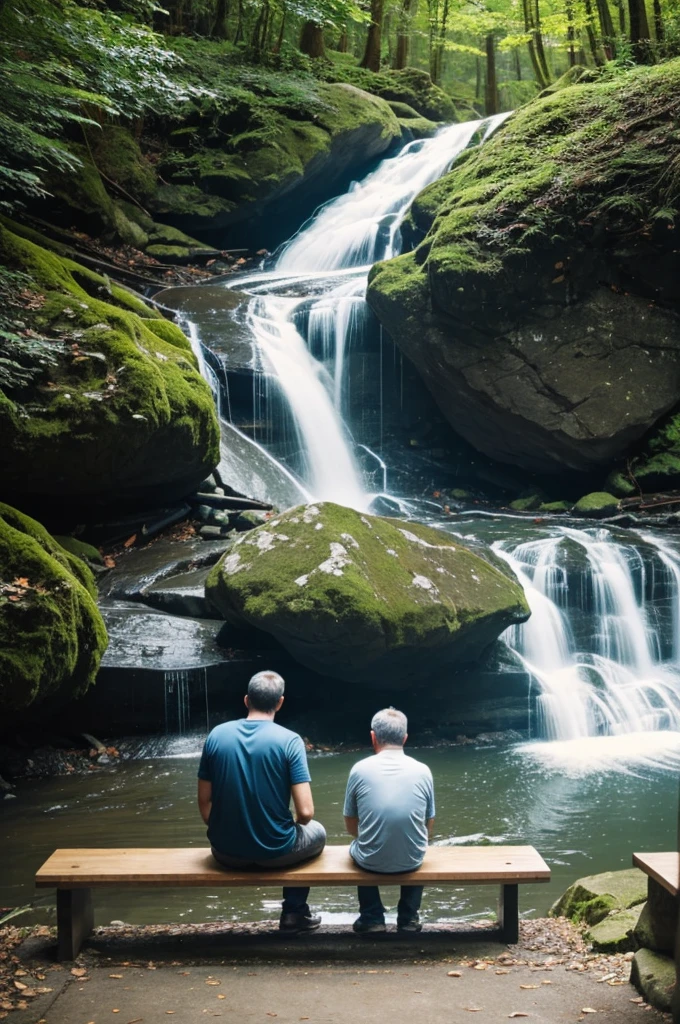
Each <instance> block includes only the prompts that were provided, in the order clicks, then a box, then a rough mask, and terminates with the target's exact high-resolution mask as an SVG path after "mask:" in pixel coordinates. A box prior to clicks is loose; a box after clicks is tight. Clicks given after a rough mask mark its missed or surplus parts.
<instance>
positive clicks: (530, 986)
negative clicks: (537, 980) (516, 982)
mask: <svg viewBox="0 0 680 1024" xmlns="http://www.w3.org/2000/svg"><path fill="white" fill-rule="evenodd" d="M520 988H538V985H520Z"/></svg>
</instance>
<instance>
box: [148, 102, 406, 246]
mask: <svg viewBox="0 0 680 1024" xmlns="http://www.w3.org/2000/svg"><path fill="white" fill-rule="evenodd" d="M315 92H316V95H315V104H314V106H313V107H310V109H309V111H308V113H307V116H306V117H300V116H297V117H295V118H291V117H290V111H287V110H286V109H285V108H284V109H277V108H276V107H272V109H271V111H270V113H269V118H270V121H271V124H270V127H269V130H268V132H267V133H266V134H265V133H263V132H260V134H258V128H259V121H258V112H259V110H258V103H257V98H256V97H253V101H252V105H251V106H250V107H249V106H248V104H247V103H245V101H244V104H243V107H242V109H240V110H239V111H238V114H235V115H234V118H235V128H236V130H234V131H233V134H232V135H231V137H229V136H227V134H226V133H225V130H224V128H220V121H219V119H218V120H217V121H214V120H213V121H211V120H210V119H207V123H205V124H204V125H202V126H201V127H200V129H194V130H192V131H190V132H188V133H187V134H186V135H185V136H184V137H183V138H182V140H181V146H179V147H178V146H175V145H172V144H170V145H168V146H167V147H166V149H165V152H164V154H163V157H162V160H161V163H160V173H161V177H162V179H163V181H164V182H165V184H163V185H161V186H160V187H159V188H158V189H157V191H156V193H155V195H154V197H153V198H152V199H151V201H150V208H151V209H152V210H153V211H155V213H156V214H158V215H159V216H161V217H162V218H163V219H165V220H167V221H169V222H170V223H172V224H175V225H177V226H179V227H180V228H182V229H185V230H187V231H200V230H201V229H203V230H206V229H210V230H215V229H217V228H225V227H228V226H230V225H233V224H237V223H239V222H241V221H244V220H247V219H248V218H250V217H252V216H253V215H254V214H255V213H258V214H259V213H261V211H262V208H263V207H264V206H269V205H271V204H274V203H276V202H277V201H279V200H280V199H282V197H283V196H284V195H285V196H287V195H289V194H290V193H292V192H294V191H299V190H300V189H301V188H304V189H305V191H306V192H307V193H310V194H312V195H313V194H314V193H315V190H318V192H319V194H321V192H324V193H326V194H330V190H332V187H333V184H334V183H335V182H338V181H340V180H341V179H342V178H343V176H344V175H345V174H346V173H347V171H348V170H349V169H350V168H355V169H359V168H360V167H361V166H362V165H363V164H365V163H367V162H368V161H369V160H371V159H373V158H374V157H376V156H379V155H380V154H381V153H384V152H385V150H387V149H388V148H389V146H390V145H391V144H392V143H393V142H395V141H396V140H397V139H398V138H399V137H400V135H401V127H400V125H399V122H398V120H397V118H396V116H395V115H394V113H393V112H392V110H391V109H390V106H389V104H388V103H387V102H386V101H385V100H383V99H380V98H379V97H377V96H373V95H370V94H369V93H367V92H364V91H363V90H361V89H358V88H356V87H355V86H353V85H350V84H346V83H336V84H324V83H320V84H318V85H317V86H316V90H315ZM173 141H176V140H175V139H174V137H173V138H172V139H170V143H172V142H173Z"/></svg>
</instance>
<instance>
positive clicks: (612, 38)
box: [597, 0, 616, 60]
mask: <svg viewBox="0 0 680 1024" xmlns="http://www.w3.org/2000/svg"><path fill="white" fill-rule="evenodd" d="M597 14H598V17H599V19H600V34H601V36H602V42H603V44H604V49H605V54H606V57H607V60H612V59H613V58H614V57H615V56H616V33H615V31H614V22H613V21H612V12H611V11H610V10H609V3H608V0H597Z"/></svg>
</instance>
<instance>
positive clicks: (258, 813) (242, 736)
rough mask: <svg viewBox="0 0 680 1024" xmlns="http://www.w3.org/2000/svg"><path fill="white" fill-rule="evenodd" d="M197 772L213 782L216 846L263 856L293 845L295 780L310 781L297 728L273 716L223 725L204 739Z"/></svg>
mask: <svg viewBox="0 0 680 1024" xmlns="http://www.w3.org/2000/svg"><path fill="white" fill-rule="evenodd" d="M198 776H199V778H200V779H204V780H205V781H207V782H210V783H211V784H212V807H211V811H210V820H209V822H208V839H209V840H210V843H211V845H212V846H213V847H214V848H215V849H216V850H219V851H220V852H221V853H224V854H227V855H229V856H232V857H239V858H246V859H248V858H254V859H258V858H262V857H267V856H272V857H276V856H280V855H283V854H286V853H288V852H289V851H290V850H291V849H292V848H293V846H294V844H295V837H296V832H295V825H294V822H293V817H292V815H291V812H290V795H291V786H294V785H297V784H298V783H301V782H309V781H310V775H309V770H308V768H307V757H306V754H305V748H304V744H303V742H302V740H301V739H300V737H299V736H298V735H297V733H294V732H291V731H290V730H289V729H284V728H283V727H282V726H280V725H277V724H276V723H275V722H274V721H262V720H250V719H240V720H239V721H233V722H225V723H224V724H223V725H218V726H217V727H216V728H215V729H213V731H212V732H211V733H210V735H209V736H208V738H207V740H206V742H205V746H204V749H203V755H202V757H201V764H200V767H199V770H198Z"/></svg>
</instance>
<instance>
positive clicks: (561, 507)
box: [538, 501, 572, 512]
mask: <svg viewBox="0 0 680 1024" xmlns="http://www.w3.org/2000/svg"><path fill="white" fill-rule="evenodd" d="M571 508H572V503H571V502H570V501H545V502H543V504H541V505H539V506H538V510H539V512H569V511H570V509H571Z"/></svg>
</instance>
